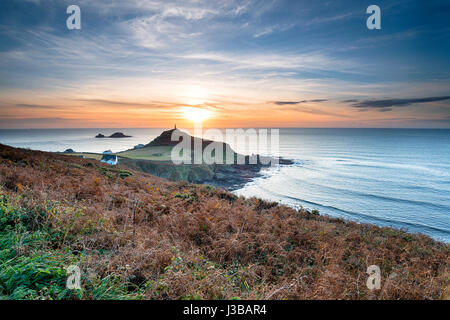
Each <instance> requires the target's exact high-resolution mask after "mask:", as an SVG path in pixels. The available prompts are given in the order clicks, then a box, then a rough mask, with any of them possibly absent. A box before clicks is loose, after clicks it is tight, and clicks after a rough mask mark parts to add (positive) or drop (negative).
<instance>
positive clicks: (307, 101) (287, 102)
mask: <svg viewBox="0 0 450 320" xmlns="http://www.w3.org/2000/svg"><path fill="white" fill-rule="evenodd" d="M325 101H328V100H327V99H313V100H301V101H273V102H272V103H273V104H276V105H279V106H283V105H296V104H302V103H311V102H315V103H317V102H325Z"/></svg>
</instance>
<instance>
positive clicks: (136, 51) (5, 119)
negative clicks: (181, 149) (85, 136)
mask: <svg viewBox="0 0 450 320" xmlns="http://www.w3.org/2000/svg"><path fill="white" fill-rule="evenodd" d="M71 4H76V5H78V6H79V7H80V8H81V20H82V28H81V30H72V31H70V30H68V29H67V28H66V19H67V17H68V15H67V14H66V8H67V6H69V5H71ZM371 4H376V5H378V6H379V7H380V8H381V14H382V17H381V27H382V29H381V30H368V29H367V28H366V19H367V18H368V17H369V15H368V14H366V8H367V7H368V6H369V5H371ZM449 21H450V3H449V2H448V1H407V0H392V1H361V0H359V1H348V0H347V1H269V0H264V1H257V0H242V1H216V0H210V1H198V0H197V1H167V0H166V1H138V0H131V1H117V0H98V1H90V0H81V1H61V0H58V1H56V0H21V1H19V0H2V1H1V3H0V57H1V58H0V127H5V128H6V127H130V126H133V127H134V126H136V127H161V126H162V127H169V126H171V123H172V122H173V121H183V113H182V111H181V110H182V108H183V106H193V107H196V108H199V109H204V110H208V112H210V113H211V114H212V115H213V116H211V119H210V123H208V125H210V126H220V127H223V126H225V127H230V126H232V127H251V126H257V127H261V126H262V127H264V126H268V127H286V126H287V127H296V126H307V127H324V126H325V127H442V128H448V127H450V58H449V57H450V24H449Z"/></svg>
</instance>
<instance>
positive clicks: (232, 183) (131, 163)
mask: <svg viewBox="0 0 450 320" xmlns="http://www.w3.org/2000/svg"><path fill="white" fill-rule="evenodd" d="M120 163H121V164H122V165H124V166H126V167H128V168H130V169H133V170H139V171H142V172H145V173H149V174H152V175H155V176H158V177H161V178H165V179H168V180H171V181H187V182H190V183H195V184H206V185H212V186H215V187H219V188H223V189H225V190H228V191H233V190H237V189H240V188H242V187H243V186H244V185H245V184H247V183H249V182H251V181H253V180H254V179H256V178H258V177H262V176H263V173H262V171H263V170H264V169H268V168H270V165H263V164H261V163H257V164H211V165H205V164H202V165H195V164H180V165H175V164H173V163H161V162H155V161H149V160H134V159H128V158H120ZM291 164H293V161H292V160H289V159H282V158H280V159H279V165H291Z"/></svg>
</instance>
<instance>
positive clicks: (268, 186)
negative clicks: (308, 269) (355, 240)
mask: <svg viewBox="0 0 450 320" xmlns="http://www.w3.org/2000/svg"><path fill="white" fill-rule="evenodd" d="M163 130H164V129H154V128H151V129H30V130H22V129H17V130H2V129H0V143H2V144H6V145H10V146H14V147H20V148H29V149H33V150H42V151H53V152H54V151H64V150H66V149H69V148H71V149H74V150H75V151H77V152H103V151H105V150H108V149H109V150H112V151H113V152H119V151H123V150H127V149H130V148H133V147H134V146H135V145H137V144H146V143H148V142H150V141H151V140H153V139H154V138H155V137H157V136H158V135H159V134H160V133H161V132H162V131H163ZM118 131H119V132H123V133H125V134H127V135H131V136H132V137H131V138H123V139H95V138H94V137H95V136H96V135H97V134H98V133H102V134H104V135H110V134H112V133H114V132H118ZM236 151H238V152H244V151H248V150H244V151H243V150H236ZM269 153H270V152H269ZM279 155H280V156H282V157H284V158H286V159H291V160H293V161H294V164H292V165H282V166H274V167H270V168H268V169H265V170H264V171H263V172H262V176H261V177H258V178H256V179H254V180H253V181H252V182H250V183H248V184H246V185H245V186H243V187H242V188H240V189H238V190H235V191H233V192H235V193H236V194H237V195H243V196H256V197H259V198H263V199H267V200H271V201H279V202H281V203H283V204H286V205H289V206H292V207H296V208H299V207H304V208H307V209H310V210H314V209H315V210H318V211H319V212H320V213H321V214H325V215H329V216H332V217H339V218H344V219H348V220H353V221H357V222H361V223H372V224H376V225H379V226H391V227H394V228H397V229H404V230H408V231H410V232H414V233H423V234H426V235H429V236H431V237H432V238H434V239H437V240H440V241H444V242H446V243H449V242H450V130H445V129H443V130H435V129H334V128H333V129H331V128H329V129H328V128H288V129H280V130H279Z"/></svg>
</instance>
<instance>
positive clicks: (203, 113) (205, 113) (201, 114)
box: [183, 107, 212, 121]
mask: <svg viewBox="0 0 450 320" xmlns="http://www.w3.org/2000/svg"><path fill="white" fill-rule="evenodd" d="M183 113H184V117H185V118H186V119H189V120H192V121H203V120H206V119H208V118H210V117H211V116H212V112H211V111H209V110H206V109H202V108H194V107H184V108H183Z"/></svg>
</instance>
